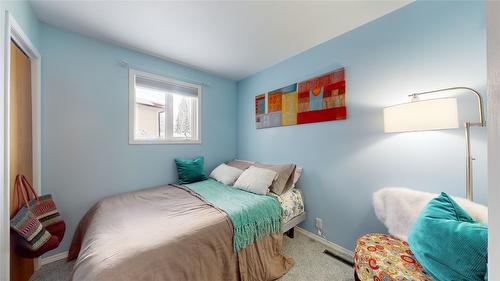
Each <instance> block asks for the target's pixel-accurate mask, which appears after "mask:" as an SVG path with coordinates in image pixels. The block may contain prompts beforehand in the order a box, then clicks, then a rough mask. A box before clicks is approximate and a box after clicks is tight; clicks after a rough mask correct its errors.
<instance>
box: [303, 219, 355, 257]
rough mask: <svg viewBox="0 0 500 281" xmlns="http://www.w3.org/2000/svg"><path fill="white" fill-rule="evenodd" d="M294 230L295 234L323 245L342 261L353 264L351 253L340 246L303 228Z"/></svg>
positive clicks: (352, 254)
mask: <svg viewBox="0 0 500 281" xmlns="http://www.w3.org/2000/svg"><path fill="white" fill-rule="evenodd" d="M295 230H296V231H297V232H300V233H301V234H303V235H304V236H307V237H309V238H311V239H312V240H314V241H317V242H319V243H321V244H323V245H324V246H325V247H326V248H327V249H328V250H330V251H331V252H332V253H334V254H335V255H337V256H339V257H341V258H342V259H344V260H346V261H349V262H352V263H354V253H353V252H352V251H349V250H347V249H346V248H344V247H342V246H340V245H337V244H335V243H333V242H330V241H328V240H326V239H325V238H323V237H321V236H318V235H316V234H314V233H312V232H309V231H307V230H305V229H303V228H300V227H298V226H297V227H295Z"/></svg>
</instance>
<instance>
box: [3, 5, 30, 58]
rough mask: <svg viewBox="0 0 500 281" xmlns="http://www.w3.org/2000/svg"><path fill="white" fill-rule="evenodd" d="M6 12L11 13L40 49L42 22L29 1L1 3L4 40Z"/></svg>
mask: <svg viewBox="0 0 500 281" xmlns="http://www.w3.org/2000/svg"><path fill="white" fill-rule="evenodd" d="M6 10H7V11H9V13H10V14H11V16H12V17H14V19H15V20H16V22H17V23H18V24H19V25H20V26H21V28H22V29H23V31H24V32H25V33H26V35H27V36H28V37H29V38H30V40H31V42H32V43H33V44H34V45H35V47H37V48H38V43H39V35H38V34H39V25H40V22H39V21H38V18H37V17H36V15H35V13H34V12H33V9H32V8H31V4H30V3H29V2H28V1H0V13H1V16H0V17H1V18H2V22H1V23H0V25H1V27H2V36H1V37H2V40H3V39H4V35H3V32H4V24H5V20H4V18H5V16H4V15H5V11H6ZM2 46H3V45H2ZM2 54H3V53H2ZM2 61H3V60H2Z"/></svg>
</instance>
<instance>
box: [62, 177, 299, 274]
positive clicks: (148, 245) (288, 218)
mask: <svg viewBox="0 0 500 281" xmlns="http://www.w3.org/2000/svg"><path fill="white" fill-rule="evenodd" d="M207 181H210V180H207ZM207 184H211V182H207ZM230 189H231V192H242V193H245V194H244V195H243V196H249V195H248V194H249V193H248V192H245V191H241V190H236V189H234V188H230ZM193 190H194V189H191V188H187V186H178V185H166V186H160V187H155V188H148V189H144V190H140V191H136V192H130V193H125V194H120V195H116V196H112V197H109V198H106V199H104V200H102V201H100V202H99V203H97V204H96V205H94V206H93V207H92V208H91V209H90V210H89V211H88V212H87V214H86V215H85V216H84V217H83V218H82V220H81V222H80V224H79V226H78V228H77V230H76V232H75V235H74V237H73V241H72V245H71V249H70V251H69V257H68V258H69V259H75V258H76V262H75V265H74V268H73V273H72V280H92V281H100V280H123V281H126V280H176V281H181V280H274V279H277V278H279V277H281V276H282V275H283V274H285V273H286V272H287V271H288V270H289V269H290V268H291V267H292V266H293V263H294V262H293V260H292V259H289V258H286V257H284V256H283V255H282V254H281V252H282V239H283V235H282V233H280V232H270V233H265V235H262V236H259V237H258V238H257V239H255V241H253V242H252V243H250V244H248V245H247V246H245V247H244V248H243V247H242V248H241V249H238V250H235V244H234V243H233V242H234V241H235V240H236V238H234V237H235V236H234V235H235V232H236V228H235V229H233V221H232V220H231V219H230V217H229V215H228V213H227V212H225V211H222V210H221V209H219V208H218V207H215V206H214V205H213V204H212V203H211V201H208V200H206V199H205V198H204V197H203V196H200V194H201V193H197V192H195V191H193ZM287 193H288V194H287ZM287 193H285V194H282V195H281V196H276V199H277V200H273V201H277V202H279V203H280V205H279V206H282V207H281V208H282V217H281V220H280V222H281V230H282V232H285V231H290V229H293V227H294V226H295V225H297V224H298V223H300V222H301V221H303V220H304V219H305V212H304V207H303V201H302V196H301V194H300V191H298V190H297V189H292V190H290V191H288V192H287ZM284 195H285V196H284ZM251 196H261V197H258V198H257V197H256V202H261V201H262V200H264V199H266V200H267V201H269V198H270V197H269V196H263V195H251ZM231 198H233V197H231ZM261 199H262V200H261ZM258 204H260V203H256V205H254V206H251V207H250V209H252V208H253V209H261V207H259V205H258ZM231 218H232V217H231Z"/></svg>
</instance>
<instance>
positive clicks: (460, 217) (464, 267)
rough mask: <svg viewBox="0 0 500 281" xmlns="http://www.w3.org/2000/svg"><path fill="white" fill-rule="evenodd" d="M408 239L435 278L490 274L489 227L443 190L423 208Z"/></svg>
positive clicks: (472, 277) (480, 277)
mask: <svg viewBox="0 0 500 281" xmlns="http://www.w3.org/2000/svg"><path fill="white" fill-rule="evenodd" d="M408 243H409V244H410V249H411V250H412V252H413V254H414V255H415V257H416V258H417V260H418V262H419V263H420V264H421V265H422V266H423V267H424V269H425V270H426V271H427V272H428V273H429V274H430V275H431V276H432V277H434V279H436V280H454V281H459V280H467V281H473V280H481V281H484V280H485V279H486V278H487V277H486V275H487V271H486V270H487V261H488V227H487V226H485V225H483V224H481V223H478V222H476V221H474V220H473V219H472V218H471V217H470V216H469V215H468V214H467V212H465V210H464V209H462V208H461V207H460V206H459V205H458V204H457V203H456V202H455V201H454V200H453V199H451V197H449V196H448V195H447V194H446V193H444V192H443V193H441V195H440V196H439V197H437V198H434V199H432V200H431V201H430V202H429V204H427V206H426V207H425V208H424V209H423V210H422V212H421V213H420V215H419V217H418V218H417V221H416V222H415V224H414V225H413V227H412V229H411V231H410V235H409V236H408ZM485 277H486V278H485ZM486 280H487V279H486Z"/></svg>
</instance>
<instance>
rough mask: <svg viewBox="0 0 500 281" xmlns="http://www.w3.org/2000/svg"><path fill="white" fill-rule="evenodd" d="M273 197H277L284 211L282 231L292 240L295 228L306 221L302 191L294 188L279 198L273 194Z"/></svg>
mask: <svg viewBox="0 0 500 281" xmlns="http://www.w3.org/2000/svg"><path fill="white" fill-rule="evenodd" d="M271 195H272V196H274V197H276V199H277V200H278V202H279V203H280V206H281V208H282V209H283V225H282V227H281V231H282V232H283V233H287V235H288V236H290V238H293V233H294V232H293V229H294V227H295V226H297V225H298V224H300V223H301V222H303V221H304V220H305V219H306V213H305V210H304V200H303V195H302V192H301V190H300V189H298V188H295V187H294V188H292V189H290V190H289V191H287V192H285V193H283V194H281V195H279V196H278V195H275V194H273V193H271Z"/></svg>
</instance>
